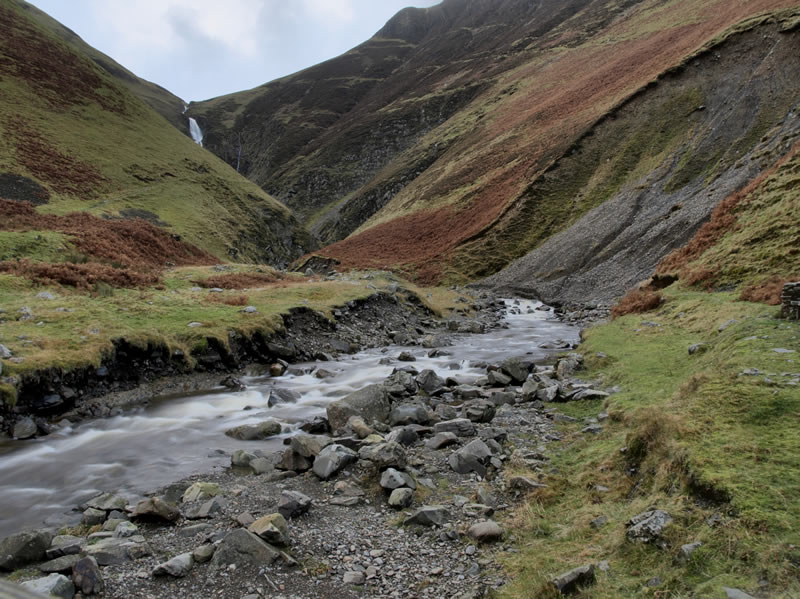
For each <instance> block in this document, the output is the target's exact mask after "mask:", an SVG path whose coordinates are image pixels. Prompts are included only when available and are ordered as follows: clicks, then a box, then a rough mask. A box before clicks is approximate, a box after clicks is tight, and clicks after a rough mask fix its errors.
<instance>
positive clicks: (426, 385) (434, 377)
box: [416, 368, 446, 395]
mask: <svg viewBox="0 0 800 599" xmlns="http://www.w3.org/2000/svg"><path fill="white" fill-rule="evenodd" d="M416 382H417V385H418V386H419V388H420V389H422V390H423V391H424V392H425V393H427V394H428V395H440V394H441V393H442V392H443V391H444V389H445V387H446V385H445V381H444V379H443V378H442V377H440V376H439V375H438V374H436V373H435V372H434V371H433V370H431V369H429V368H428V369H425V370H423V371H422V372H420V373H419V374H418V375H417V378H416Z"/></svg>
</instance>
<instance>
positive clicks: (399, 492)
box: [389, 487, 414, 510]
mask: <svg viewBox="0 0 800 599" xmlns="http://www.w3.org/2000/svg"><path fill="white" fill-rule="evenodd" d="M413 500H414V491H412V490H411V489H409V488H407V487H400V488H398V489H395V490H394V491H392V494H391V495H389V505H390V506H391V507H393V508H394V509H396V510H401V509H403V508H406V507H408V506H410V505H411V502H412V501H413Z"/></svg>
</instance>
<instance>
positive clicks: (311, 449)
mask: <svg viewBox="0 0 800 599" xmlns="http://www.w3.org/2000/svg"><path fill="white" fill-rule="evenodd" d="M331 443H332V441H331V438H330V437H326V436H324V435H303V434H300V435H295V436H294V437H292V439H291V441H290V442H289V447H291V448H292V451H294V452H295V453H296V454H298V455H301V456H303V457H305V458H314V457H316V456H318V455H319V454H320V452H321V451H322V450H323V449H325V448H326V447H327V446H328V445H330V444H331Z"/></svg>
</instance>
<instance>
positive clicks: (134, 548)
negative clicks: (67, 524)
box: [76, 537, 150, 586]
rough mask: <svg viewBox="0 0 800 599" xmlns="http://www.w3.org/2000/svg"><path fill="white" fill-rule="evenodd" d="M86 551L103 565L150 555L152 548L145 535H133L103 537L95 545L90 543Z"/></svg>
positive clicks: (121, 562) (120, 562) (122, 562)
mask: <svg viewBox="0 0 800 599" xmlns="http://www.w3.org/2000/svg"><path fill="white" fill-rule="evenodd" d="M86 553H87V554H88V555H89V556H91V557H93V558H94V559H95V560H97V563H98V564H100V565H101V566H109V565H111V564H124V563H125V562H129V561H132V560H136V559H139V558H141V557H145V556H147V555H150V548H149V547H148V546H147V544H146V543H145V542H144V537H131V538H130V539H114V538H108V539H101V540H100V541H98V542H97V543H95V544H93V545H88V546H87V547H86ZM76 586H77V583H76Z"/></svg>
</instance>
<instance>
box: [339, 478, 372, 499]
mask: <svg viewBox="0 0 800 599" xmlns="http://www.w3.org/2000/svg"><path fill="white" fill-rule="evenodd" d="M333 494H334V495H344V496H345V497H361V496H363V495H365V493H364V489H362V488H361V487H359V486H358V485H357V484H355V483H354V482H353V481H350V480H339V481H336V484H334V485H333Z"/></svg>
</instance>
